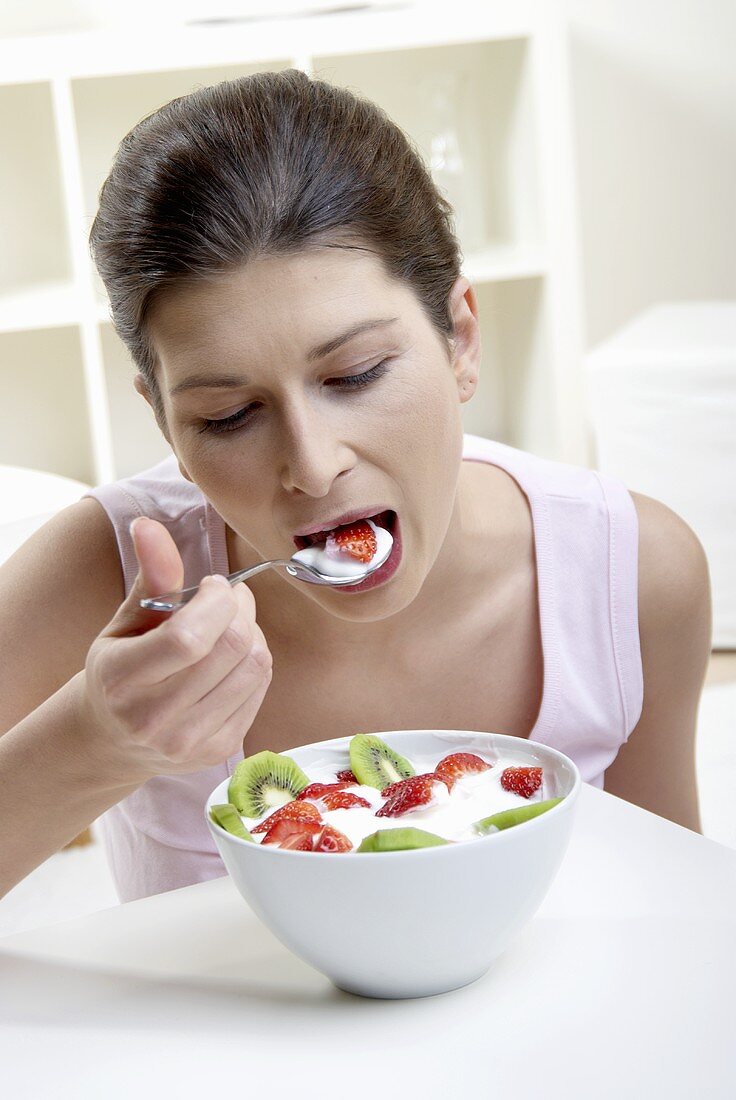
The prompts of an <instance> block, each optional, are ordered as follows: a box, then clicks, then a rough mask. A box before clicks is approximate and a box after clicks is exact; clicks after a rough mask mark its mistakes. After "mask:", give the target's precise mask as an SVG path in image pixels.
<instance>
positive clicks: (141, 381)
mask: <svg viewBox="0 0 736 1100" xmlns="http://www.w3.org/2000/svg"><path fill="white" fill-rule="evenodd" d="M133 385H134V387H135V389H136V391H137V392H138V393H139V394H140V395H141V397H144V398H145V399H146V401H147V402H148V404H149V405H150V406H151V408H152V409H153V415H154V416H155V417H156V423H157V424H158V426H159V429H160V430H161V433H162V435H163V436H164V438H165V440H166V442H167V443H168V444H169V446H170V447H171V449H172V450H173V449H174V448H173V445H172V443H171V437H170V435H169V430H168V427H167V425H166V420H165V418H164V417H163V416H159V413H158V409H157V407H156V402H155V401H154V399H153V396H152V394H151V391H150V389H149V388H148V383H147V382H146V380H145V378H144V377H143V375H142V374H141V373H140V372H139V373H138V374H136V376H135V378H134V379H133ZM179 471H180V473H181V475H182V477H185V478H186V479H187V481H192V478H191V477H190V476H189V474H188V473H187V471H186V470H185V469H184V467H183V465H182V463H181V462H179Z"/></svg>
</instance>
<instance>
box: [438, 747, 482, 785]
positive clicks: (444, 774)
mask: <svg viewBox="0 0 736 1100" xmlns="http://www.w3.org/2000/svg"><path fill="white" fill-rule="evenodd" d="M490 767H491V765H490V764H489V763H488V762H487V761H485V760H481V758H480V757H479V756H476V755H475V753H472V752H454V753H452V755H451V756H446V757H445V758H444V759H443V760H440V762H439V764H438V765H437V767H436V768H435V769H434V773H435V775H436V776H437V778H438V779H441V780H442V782H443V783H446V784H447V789H448V791H451V790H452V788H453V787H454V786H455V783H456V782H457V781H458V779H460V778H461V777H462V776H464V775H472V774H473V773H474V772H485V771H487V770H488V769H489V768H490Z"/></svg>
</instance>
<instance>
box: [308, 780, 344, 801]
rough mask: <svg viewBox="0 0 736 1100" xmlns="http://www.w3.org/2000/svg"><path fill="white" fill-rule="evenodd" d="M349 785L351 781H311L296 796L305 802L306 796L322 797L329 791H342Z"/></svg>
mask: <svg viewBox="0 0 736 1100" xmlns="http://www.w3.org/2000/svg"><path fill="white" fill-rule="evenodd" d="M349 786H350V784H349V783H310V784H309V786H308V787H305V788H304V790H303V791H299V794H298V795H297V796H296V797H297V799H298V800H300V801H302V802H303V801H304V799H305V798H322V797H323V796H324V795H326V794H328V793H331V792H334V791H341V790H343V789H344V788H345V787H349Z"/></svg>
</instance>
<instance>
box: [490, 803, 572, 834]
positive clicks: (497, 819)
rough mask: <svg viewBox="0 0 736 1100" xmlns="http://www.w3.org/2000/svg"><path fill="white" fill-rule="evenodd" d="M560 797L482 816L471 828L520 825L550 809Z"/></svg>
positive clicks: (500, 827)
mask: <svg viewBox="0 0 736 1100" xmlns="http://www.w3.org/2000/svg"><path fill="white" fill-rule="evenodd" d="M558 802H562V799H561V798H549V799H547V801H546V802H532V803H531V805H530V806H515V807H514V809H513V810H502V811H501V812H500V813H498V814H491V816H490V817H484V818H483V820H482V821H476V822H475V823H474V824H473V828H474V829H476V830H477V831H478V832H479V833H486V832H491V831H493V830H494V829H510V828H511V826H512V825H520V824H521V822H522V821H529V820H531V818H533V817H538V815H539V814H543V813H544V811H545V810H551V809H552V807H553V806H556V805H557V803H558Z"/></svg>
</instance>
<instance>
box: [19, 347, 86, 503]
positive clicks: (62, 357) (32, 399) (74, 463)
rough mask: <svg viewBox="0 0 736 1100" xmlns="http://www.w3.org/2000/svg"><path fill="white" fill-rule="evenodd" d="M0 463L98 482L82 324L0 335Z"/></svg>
mask: <svg viewBox="0 0 736 1100" xmlns="http://www.w3.org/2000/svg"><path fill="white" fill-rule="evenodd" d="M0 392H1V393H2V395H3V400H2V403H0V463H3V464H7V465H11V466H28V467H29V468H31V469H33V470H46V471H48V472H50V473H55V474H61V476H62V477H71V478H75V479H76V480H78V481H84V482H86V483H87V484H92V483H94V480H95V478H94V462H93V457H92V445H91V441H90V433H89V424H88V417H87V398H86V393H85V385H84V372H83V369H82V348H81V342H80V333H79V329H78V328H55V329H52V328H49V329H45V330H39V331H37V332H22V333H21V332H6V333H3V334H2V335H0Z"/></svg>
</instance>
